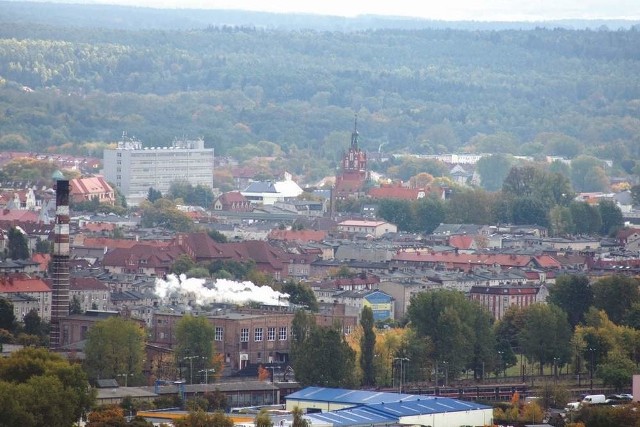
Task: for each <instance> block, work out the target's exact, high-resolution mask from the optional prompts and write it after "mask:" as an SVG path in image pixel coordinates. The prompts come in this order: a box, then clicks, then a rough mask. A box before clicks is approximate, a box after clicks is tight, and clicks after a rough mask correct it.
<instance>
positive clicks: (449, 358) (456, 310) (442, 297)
mask: <svg viewBox="0 0 640 427" xmlns="http://www.w3.org/2000/svg"><path fill="white" fill-rule="evenodd" d="M408 318H409V321H410V325H411V327H412V328H413V329H415V330H416V332H417V335H418V336H420V337H424V338H428V339H429V341H430V342H431V343H432V344H433V346H432V353H431V354H429V357H430V358H431V359H432V360H434V361H435V362H436V363H438V362H446V363H447V364H448V365H447V366H448V370H449V373H450V376H451V378H454V377H455V376H457V374H458V373H459V372H461V370H462V369H463V368H466V367H467V366H469V367H472V368H473V369H474V370H476V371H479V370H480V369H481V368H479V366H481V364H482V361H483V360H484V356H485V355H486V354H490V353H493V349H494V348H495V339H494V338H493V332H492V331H491V321H490V319H489V318H488V317H487V316H486V313H484V312H483V309H482V308H481V307H480V306H479V305H478V304H476V303H475V302H472V301H469V300H468V299H467V298H466V297H465V296H464V294H462V293H461V292H457V291H449V290H438V291H433V292H424V293H420V294H416V295H414V296H412V297H411V302H410V305H409V309H408ZM475 363H477V365H476V364H475Z"/></svg>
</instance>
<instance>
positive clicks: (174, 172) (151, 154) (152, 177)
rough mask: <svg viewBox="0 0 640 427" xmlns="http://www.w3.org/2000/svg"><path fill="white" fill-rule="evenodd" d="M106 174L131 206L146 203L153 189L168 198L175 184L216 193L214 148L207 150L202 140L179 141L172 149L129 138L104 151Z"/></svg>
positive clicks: (104, 172) (104, 171) (104, 173)
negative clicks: (168, 192)
mask: <svg viewBox="0 0 640 427" xmlns="http://www.w3.org/2000/svg"><path fill="white" fill-rule="evenodd" d="M102 172H103V175H104V177H105V178H106V179H107V181H109V182H111V183H113V184H114V185H115V186H116V188H117V189H118V190H119V191H120V192H121V193H122V194H124V196H125V197H126V198H127V203H128V204H130V205H137V204H139V203H140V202H141V201H143V200H144V199H146V198H147V195H148V193H149V188H153V189H155V190H158V191H160V192H161V193H162V194H163V195H164V194H166V193H167V191H168V190H169V186H170V185H171V183H172V182H174V181H180V180H182V181H188V182H189V183H190V184H191V185H193V186H196V185H203V186H205V187H207V188H211V189H213V148H204V141H203V140H202V139H199V140H195V141H191V140H176V141H174V142H173V144H172V145H171V146H170V147H143V146H142V143H141V142H140V141H137V140H135V139H126V136H125V138H123V141H121V142H119V143H118V146H117V148H112V149H106V150H104V170H103V171H102Z"/></svg>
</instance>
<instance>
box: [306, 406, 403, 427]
mask: <svg viewBox="0 0 640 427" xmlns="http://www.w3.org/2000/svg"><path fill="white" fill-rule="evenodd" d="M305 418H309V419H310V420H311V425H314V424H327V423H330V424H332V425H333V426H334V427H345V426H359V425H368V426H370V425H374V424H395V423H397V422H398V417H395V416H391V415H386V414H383V413H378V412H375V411H371V410H369V408H368V407H367V406H359V407H356V408H349V409H341V410H339V411H331V412H318V413H313V414H307V415H305Z"/></svg>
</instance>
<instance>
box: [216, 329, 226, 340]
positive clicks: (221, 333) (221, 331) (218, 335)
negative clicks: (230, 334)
mask: <svg viewBox="0 0 640 427" xmlns="http://www.w3.org/2000/svg"><path fill="white" fill-rule="evenodd" d="M223 337H224V329H222V328H221V327H219V326H216V335H215V340H216V341H222V339H223Z"/></svg>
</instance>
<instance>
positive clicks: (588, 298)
mask: <svg viewBox="0 0 640 427" xmlns="http://www.w3.org/2000/svg"><path fill="white" fill-rule="evenodd" d="M549 302H551V303H552V304H555V305H557V306H558V307H560V308H561V309H562V310H564V312H565V313H567V317H568V320H569V324H570V325H571V328H575V327H576V325H577V324H578V323H581V322H583V321H584V315H585V313H586V312H587V310H588V309H589V307H591V305H592V304H593V290H592V289H591V286H590V284H589V278H588V277H587V276H585V275H564V276H560V277H558V278H557V279H556V283H555V284H554V285H552V286H550V287H549Z"/></svg>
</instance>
